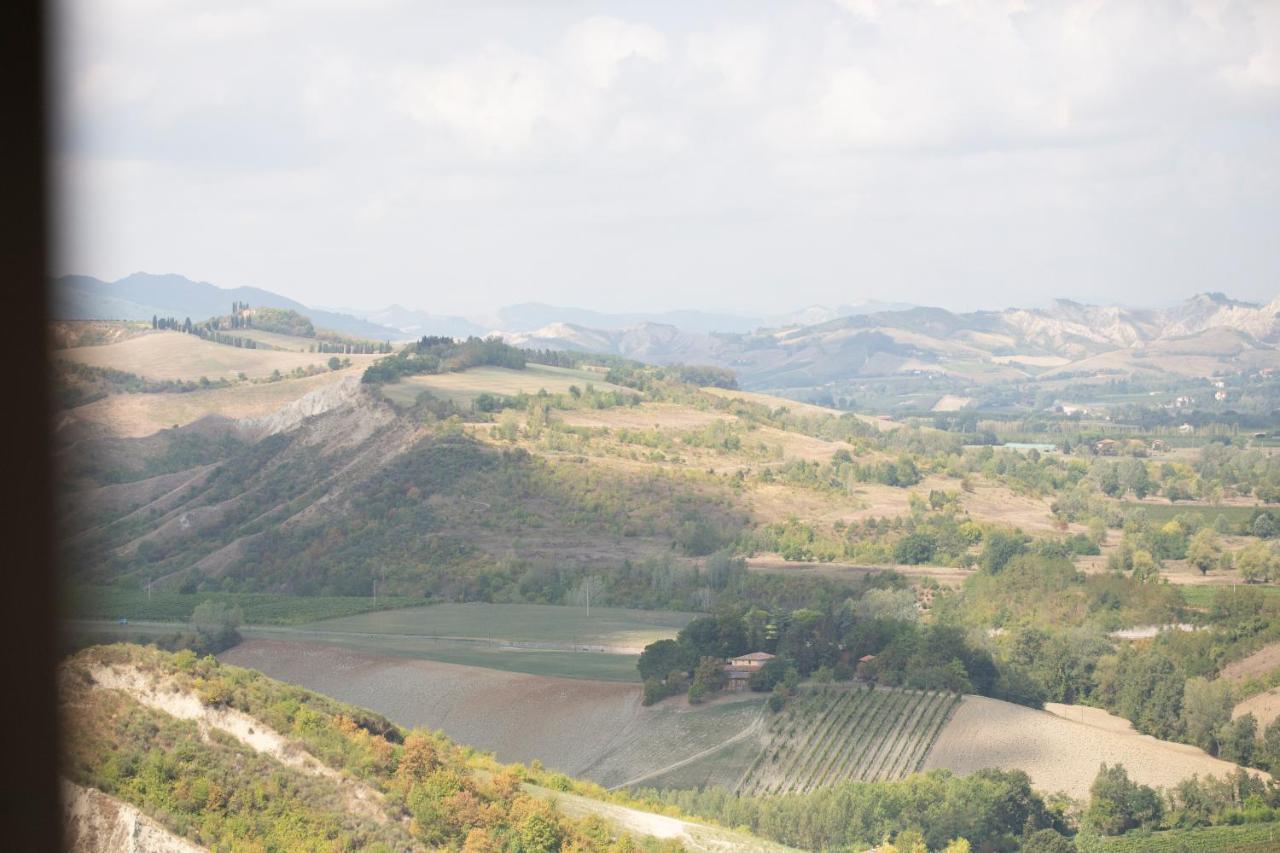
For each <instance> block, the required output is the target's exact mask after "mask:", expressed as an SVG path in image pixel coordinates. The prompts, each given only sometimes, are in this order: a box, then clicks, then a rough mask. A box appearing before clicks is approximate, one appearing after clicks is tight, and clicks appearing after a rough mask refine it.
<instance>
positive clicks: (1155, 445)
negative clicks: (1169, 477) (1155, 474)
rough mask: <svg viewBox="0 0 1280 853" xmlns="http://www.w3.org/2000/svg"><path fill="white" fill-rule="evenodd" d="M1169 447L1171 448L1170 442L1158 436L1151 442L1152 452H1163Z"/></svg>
mask: <svg viewBox="0 0 1280 853" xmlns="http://www.w3.org/2000/svg"><path fill="white" fill-rule="evenodd" d="M1168 449H1169V443H1168V442H1167V441H1165V440H1164V439H1163V438H1157V439H1156V440H1155V441H1153V442H1151V452H1152V453H1163V452H1165V451H1166V450H1168Z"/></svg>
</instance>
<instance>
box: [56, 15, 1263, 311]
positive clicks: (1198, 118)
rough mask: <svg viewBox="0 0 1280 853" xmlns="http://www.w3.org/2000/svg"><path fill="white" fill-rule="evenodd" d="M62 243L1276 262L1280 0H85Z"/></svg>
mask: <svg viewBox="0 0 1280 853" xmlns="http://www.w3.org/2000/svg"><path fill="white" fill-rule="evenodd" d="M62 9H63V21H62V24H63V30H64V35H63V39H62V48H63V49H62V54H61V90H62V92H63V95H64V97H63V104H62V111H63V115H62V117H61V121H60V139H61V141H60V146H59V149H60V150H59V151H58V155H57V156H58V167H57V168H58V175H59V178H60V180H61V182H62V187H63V193H64V205H65V206H64V209H63V216H62V226H63V231H64V236H63V252H62V257H61V258H60V260H59V263H58V267H59V270H60V271H62V272H80V273H87V274H91V275H97V276H100V277H104V278H116V277H119V276H121V275H125V274H127V273H129V272H133V271H135V270H146V271H149V272H179V273H182V274H184V275H187V276H190V277H192V278H199V279H205V280H209V281H212V282H214V283H216V284H220V285H223V286H236V285H257V286H261V287H266V288H269V289H272V290H276V291H279V292H281V293H285V294H287V295H289V296H292V297H295V298H297V299H300V300H302V301H304V302H308V303H310V304H313V305H359V306H369V307H373V306H379V305H383V304H387V303H390V302H399V303H401V304H405V305H409V306H413V307H419V308H425V309H428V310H432V311H439V312H464V313H465V312H470V313H476V312H483V311H487V310H489V309H492V308H494V307H496V306H499V305H502V304H507V303H512V302H517V301H529V300H536V301H543V302H552V303H559V304H573V305H580V306H584V307H594V308H601V309H608V310H621V309H665V308H676V307H688V308H695V307H696V308H717V309H738V310H742V311H759V312H766V311H783V310H788V309H793V308H797V307H801V306H804V305H807V304H812V303H825V304H837V303H842V302H850V301H854V300H858V299H882V300H905V301H912V302H917V303H923V304H939V305H944V306H947V307H953V308H972V307H1000V306H1005V305H1011V304H1020V305H1028V304H1040V303H1043V302H1046V301H1047V300H1048V299H1050V298H1052V297H1054V296H1070V297H1074V298H1079V299H1085V300H1091V301H1104V302H1114V301H1121V302H1128V303H1143V304H1151V303H1167V302H1171V301H1173V300H1175V299H1178V298H1182V297H1184V296H1187V295H1189V294H1191V293H1194V292H1197V291H1202V290H1223V291H1226V292H1228V293H1230V294H1231V295H1234V296H1237V297H1240V298H1249V299H1257V300H1269V299H1271V298H1273V297H1274V296H1276V295H1277V294H1278V293H1280V275H1278V273H1280V2H1276V1H1275V0H1257V2H1224V1H1223V0H1192V2H1182V3H1177V2H1140V0H1123V2H1096V1H1095V2H1071V3H1066V2H1064V3H1036V2H1031V0H1027V2H990V3H984V2H977V0H974V2H961V0H954V2H943V0H934V2H897V3H892V2H877V0H845V2H829V1H828V0H822V2H818V0H814V2H805V1H804V0H787V2H781V0H780V2H776V3H758V2H751V0H733V2H723V3H698V2H668V3H658V2H652V0H651V1H650V2H635V3H619V2H614V3H607V2H606V3H584V2H550V0H547V2H518V0H510V2H488V1H487V0H468V2H456V3H427V2H410V1H409V0H405V2H396V0H382V2H370V0H360V1H359V2H356V0H289V2H266V1H265V0H252V1H251V2H239V0H217V2H213V0H209V2H204V3H194V2H182V0H69V2H66V3H64V4H63V7H62Z"/></svg>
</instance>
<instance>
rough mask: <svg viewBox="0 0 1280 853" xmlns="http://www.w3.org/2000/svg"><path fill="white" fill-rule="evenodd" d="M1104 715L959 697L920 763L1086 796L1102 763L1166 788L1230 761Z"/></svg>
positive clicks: (1228, 767)
mask: <svg viewBox="0 0 1280 853" xmlns="http://www.w3.org/2000/svg"><path fill="white" fill-rule="evenodd" d="M1087 710H1088V711H1093V710H1094V709H1087ZM1067 713H1070V712H1067ZM1077 713H1078V711H1077ZM1105 716H1106V717H1107V718H1108V719H1097V718H1096V716H1095V715H1091V714H1088V713H1086V715H1085V718H1084V719H1085V721H1084V722H1080V721H1078V720H1073V719H1068V718H1066V717H1062V716H1058V715H1056V714H1052V713H1050V712H1048V711H1036V710H1034V709H1032V708H1026V707H1023V706H1021V705H1013V704H1010V703H1008V702H1001V701H1000V700H998V699H988V698H986V697H983V696H966V697H964V700H963V701H962V702H961V704H960V707H959V708H957V709H956V711H955V713H954V715H953V716H952V718H951V722H950V723H948V724H947V726H946V727H945V728H944V729H943V730H942V735H941V736H940V737H939V738H938V742H937V743H936V744H935V745H934V747H933V750H932V751H931V752H930V753H929V756H928V758H926V759H925V762H924V769H926V770H932V769H934V768H947V769H949V770H953V771H955V772H957V773H961V774H964V773H972V772H974V771H977V770H981V769H983V768H986V767H998V768H1001V769H1005V770H1024V771H1026V773H1027V775H1029V776H1030V777H1031V783H1032V784H1033V785H1034V786H1035V787H1037V788H1040V789H1042V790H1046V791H1062V792H1065V793H1066V794H1068V795H1070V796H1072V797H1076V798H1087V797H1088V796H1089V786H1090V785H1091V784H1092V783H1093V779H1094V777H1095V776H1096V775H1097V773H1098V766H1099V765H1100V764H1102V763H1103V762H1106V763H1108V764H1115V763H1116V762H1119V763H1121V764H1123V765H1124V766H1125V768H1126V769H1127V770H1128V771H1129V775H1130V777H1131V778H1133V779H1134V780H1135V781H1137V782H1140V783H1142V784H1144V785H1155V786H1166V787H1167V786H1170V785H1174V784H1176V783H1177V782H1179V781H1181V780H1182V779H1185V778H1187V777H1188V776H1191V775H1193V774H1198V775H1200V776H1201V777H1204V776H1222V775H1224V774H1227V773H1232V772H1234V771H1235V770H1236V768H1237V765H1235V764H1232V763H1230V762H1227V761H1221V760H1219V759H1217V758H1213V757H1212V756H1210V755H1209V754H1208V753H1206V752H1204V751H1203V750H1200V749H1197V748H1195V747H1194V746H1187V745H1185V744H1178V743H1169V742H1167V741H1161V740H1157V739H1156V738H1153V737H1150V736H1148V735H1140V734H1137V733H1135V732H1133V731H1132V730H1124V729H1122V728H1120V726H1118V725H1117V724H1116V723H1115V719H1114V718H1111V717H1110V715H1105ZM1121 722H1124V721H1121Z"/></svg>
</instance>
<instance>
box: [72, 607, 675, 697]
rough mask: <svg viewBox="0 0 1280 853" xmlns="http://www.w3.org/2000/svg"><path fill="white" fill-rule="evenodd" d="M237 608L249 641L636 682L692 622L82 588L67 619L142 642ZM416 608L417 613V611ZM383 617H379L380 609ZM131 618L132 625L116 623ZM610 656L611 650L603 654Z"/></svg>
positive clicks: (609, 611)
mask: <svg viewBox="0 0 1280 853" xmlns="http://www.w3.org/2000/svg"><path fill="white" fill-rule="evenodd" d="M209 600H213V601H223V602H226V603H228V604H234V605H236V606H238V607H240V609H241V611H242V612H243V613H244V620H245V626H246V627H242V628H241V631H240V633H241V634H242V635H243V636H244V637H245V638H247V639H253V638H262V639H272V640H287V641H290V642H300V643H315V644H318V645H324V646H334V647H338V648H343V649H349V650H351V651H356V652H363V653H366V654H372V655H389V656H392V657H405V658H417V659H421V660H434V661H440V662H442V663H455V664H462V665H465V666H479V667H485V668H487V669H497V670H502V671H505V672H524V673H529V674H532V675H555V676H561V677H565V678H589V679H599V680H601V681H625V682H638V681H639V680H640V676H639V673H638V672H637V671H636V661H637V660H638V659H639V649H641V648H642V647H644V646H645V645H647V644H648V643H651V642H653V641H654V640H658V639H663V638H669V637H674V636H675V635H676V633H677V632H678V631H679V630H680V629H681V628H682V627H684V626H685V625H687V624H688V623H689V621H690V620H692V619H693V618H694V615H695V614H692V613H677V612H672V611H659V610H624V609H621V608H609V607H599V608H596V607H593V608H592V609H591V615H590V616H588V615H587V612H586V609H585V608H581V607H560V606H555V605H540V604H482V603H473V604H435V605H429V606H423V605H424V602H422V601H421V600H420V599H406V598H381V599H378V601H377V602H376V603H375V602H374V600H373V599H371V598H339V597H314V598H302V597H297V596H285V595H267V594H248V593H243V594H242V593H192V594H187V593H176V592H154V593H152V595H151V597H150V600H148V597H147V593H146V592H145V591H140V590H129V589H117V588H114V587H80V588H76V589H74V590H70V591H69V594H68V595H67V603H66V605H65V606H64V613H65V615H66V616H67V617H68V618H69V619H70V620H74V621H72V622H70V623H69V624H68V626H67V628H68V631H69V632H70V634H71V636H72V638H73V639H75V641H76V643H75V644H76V645H81V646H82V645H86V644H88V643H89V642H123V641H141V642H145V641H146V640H147V638H149V637H156V636H162V635H168V634H172V633H174V632H176V631H180V630H182V629H183V627H184V626H185V624H186V622H187V620H188V619H189V618H190V617H191V611H192V610H194V609H195V607H196V605H197V604H199V603H200V602H202V601H209ZM414 605H417V606H414ZM375 608H378V609H375ZM119 619H128V620H129V622H128V624H127V625H118V624H116V620H119ZM606 647H607V648H606Z"/></svg>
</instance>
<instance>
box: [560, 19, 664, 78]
mask: <svg viewBox="0 0 1280 853" xmlns="http://www.w3.org/2000/svg"><path fill="white" fill-rule="evenodd" d="M564 54H565V64H566V65H567V66H568V68H569V69H571V70H572V71H573V72H574V73H575V74H576V75H578V76H579V77H580V78H581V79H582V80H584V81H586V82H587V83H588V85H590V86H593V87H595V88H597V89H604V88H607V87H608V86H609V85H610V84H612V83H613V81H614V79H615V78H616V77H617V76H618V70H619V67H620V66H621V65H622V64H623V63H624V62H627V61H628V60H643V61H646V62H650V63H660V62H665V61H666V59H667V39H666V37H665V36H664V35H663V34H662V33H660V32H658V31H657V30H655V29H654V28H653V27H650V26H648V25H646V24H636V23H632V22H630V21H622V20H619V19H617V18H607V17H599V16H597V17H592V18H587V19H586V20H585V21H581V22H580V23H577V24H574V25H573V26H572V27H570V28H569V31H568V32H567V33H565V36H564Z"/></svg>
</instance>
